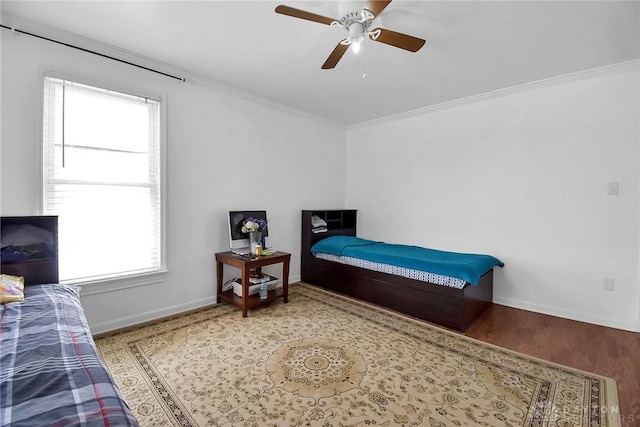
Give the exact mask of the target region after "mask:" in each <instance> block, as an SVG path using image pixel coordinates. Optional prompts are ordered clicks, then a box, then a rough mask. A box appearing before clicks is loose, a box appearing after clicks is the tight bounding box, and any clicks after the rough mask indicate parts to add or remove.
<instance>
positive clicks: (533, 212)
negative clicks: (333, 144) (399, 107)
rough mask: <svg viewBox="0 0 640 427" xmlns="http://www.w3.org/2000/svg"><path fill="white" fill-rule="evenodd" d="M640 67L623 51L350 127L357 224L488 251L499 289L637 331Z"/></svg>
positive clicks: (403, 238)
mask: <svg viewBox="0 0 640 427" xmlns="http://www.w3.org/2000/svg"><path fill="white" fill-rule="evenodd" d="M639 77H640V73H639V71H638V63H637V62H635V63H631V64H623V65H621V66H618V67H610V68H608V69H605V70H598V71H591V72H588V73H583V74H580V75H575V76H570V77H565V78H558V79H554V80H551V81H547V82H543V83H540V84H532V85H528V86H526V87H522V88H519V89H515V90H508V91H503V92H502V93H500V94H494V96H483V97H478V98H476V99H470V100H467V101H463V102H457V103H452V104H451V105H447V106H442V108H432V109H429V110H424V111H422V112H416V113H414V114H410V115H405V116H404V117H398V118H388V119H386V120H380V121H378V122H371V123H366V124H362V125H359V126H355V127H352V128H350V129H349V130H348V131H347V167H346V170H347V182H346V206H347V207H351V208H357V209H358V210H359V216H358V224H359V227H358V228H359V234H360V235H361V236H363V237H367V238H372V239H380V240H385V241H393V242H404V243H409V244H416V245H424V246H428V247H433V248H438V249H442V250H451V251H458V252H478V253H489V254H492V255H494V256H497V257H498V258H499V259H501V260H502V261H503V262H505V264H506V265H505V267H504V269H497V271H496V274H495V291H494V301H495V302H497V303H500V304H505V305H509V306H513V307H519V308H524V309H529V310H533V311H538V312H542V313H548V314H554V315H558V316H562V317H568V318H572V319H576V320H582V321H587V322H591V323H596V324H602V325H607V326H613V327H617V328H622V329H628V330H639V323H638V317H639V301H640V300H639V298H638V293H639V291H640V285H639V277H638V267H639V265H638V260H639V256H640V253H639V249H638V246H639V240H640V236H639V218H640V212H639V194H640V192H639V179H640V176H639V170H640V164H639V162H640V151H639V140H640V108H639V103H640V89H639V81H640V78H639ZM610 181H615V182H619V191H620V194H619V195H618V196H611V195H607V189H608V182H610ZM605 278H614V279H615V291H614V292H607V291H605V290H603V282H604V280H605Z"/></svg>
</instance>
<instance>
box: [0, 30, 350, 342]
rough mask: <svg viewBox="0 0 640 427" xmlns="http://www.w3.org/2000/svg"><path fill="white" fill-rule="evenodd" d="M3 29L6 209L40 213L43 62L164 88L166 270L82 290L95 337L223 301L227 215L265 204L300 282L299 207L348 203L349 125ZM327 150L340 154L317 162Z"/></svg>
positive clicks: (0, 198) (0, 203)
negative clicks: (160, 277)
mask: <svg viewBox="0 0 640 427" xmlns="http://www.w3.org/2000/svg"><path fill="white" fill-rule="evenodd" d="M0 34H1V43H2V45H1V47H2V76H1V77H2V80H1V83H2V87H1V94H2V103H1V109H2V110H1V111H2V116H1V124H2V129H1V137H2V141H1V153H0V156H1V159H0V167H1V173H0V177H1V180H0V184H1V187H0V190H1V194H0V214H2V215H34V214H40V213H41V211H40V209H41V202H40V186H41V154H40V151H41V148H40V147H41V144H42V137H41V132H42V130H41V129H42V128H41V121H42V119H41V114H42V112H41V111H42V107H41V104H42V87H43V72H44V70H45V69H51V70H55V71H58V72H63V73H69V74H70V75H72V76H79V77H81V78H84V79H89V80H93V81H96V82H102V83H104V84H107V85H111V86H115V87H117V88H122V89H129V90H133V91H136V92H138V91H143V92H144V94H148V93H152V94H153V93H155V94H160V95H162V96H163V97H164V99H165V100H166V103H167V104H166V105H167V130H168V134H167V137H168V138H167V142H168V216H167V220H168V229H167V231H168V267H169V273H168V275H167V276H166V279H165V280H164V281H160V282H159V283H156V284H152V285H145V286H139V287H135V288H129V289H120V290H112V291H109V289H112V287H109V286H107V287H106V288H105V287H103V288H96V287H95V286H90V287H85V288H83V290H82V303H83V306H84V308H85V311H86V313H87V318H88V319H89V323H90V325H91V327H92V331H93V332H94V333H99V332H103V331H107V330H111V329H115V328H118V327H122V326H125V325H130V324H134V323H138V322H141V321H145V320H149V319H152V318H156V317H160V316H164V315H167V314H170V313H175V312H179V311H183V310H186V309H189V308H194V307H198V306H201V305H205V304H208V303H212V302H215V261H214V253H215V252H219V251H223V250H227V249H228V245H229V240H228V230H227V219H226V215H227V212H228V211H229V210H236V209H267V211H268V215H269V219H270V224H269V230H270V239H271V240H270V244H271V245H273V246H275V247H276V248H278V249H280V250H283V251H287V252H290V253H292V258H291V273H290V280H299V277H300V227H301V224H300V216H301V215H300V211H301V210H302V209H309V208H311V207H315V206H322V207H325V206H327V207H335V208H341V207H342V204H343V201H344V180H345V167H344V157H345V153H344V150H345V148H344V147H345V129H344V127H342V126H338V125H336V124H333V123H329V122H326V121H323V120H320V119H318V118H315V117H309V116H308V115H305V114H302V113H297V112H295V111H292V110H290V109H287V108H284V107H282V108H281V107H279V106H277V105H273V104H271V105H270V104H267V103H265V102H262V101H259V100H252V99H251V98H250V97H247V96H237V95H236V94H234V93H233V92H232V91H229V90H221V89H220V88H216V87H215V86H213V85H212V84H202V83H199V84H198V83H194V82H193V81H188V82H186V83H180V82H178V81H177V80H172V79H170V78H167V77H163V76H160V75H156V74H152V73H150V72H147V71H144V70H140V69H137V68H134V67H131V66H129V65H126V64H121V63H117V62H114V61H111V60H108V59H104V58H100V57H97V56H94V55H91V54H88V53H83V52H80V51H76V50H73V49H70V48H67V47H63V46H60V45H56V44H52V43H50V42H46V41H42V40H38V39H35V38H32V37H29V36H26V35H20V34H12V33H11V32H8V31H6V30H0ZM319 147H321V148H322V153H323V155H324V156H325V157H326V158H327V159H338V161H329V162H322V161H317V160H315V161H314V160H312V159H317V157H318V152H317V149H318V148H319ZM231 171H236V172H241V173H240V175H239V178H238V179H235V180H230V179H229V172H231ZM242 172H246V174H242ZM320 178H321V179H320ZM123 244H126V242H123ZM280 271H281V270H279V269H276V270H275V271H274V272H278V273H279V272H280ZM235 273H237V271H236V272H235ZM228 276H230V277H233V275H232V272H231V270H229V273H228ZM101 289H102V290H101ZM103 290H104V292H103Z"/></svg>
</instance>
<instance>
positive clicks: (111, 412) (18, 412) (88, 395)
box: [0, 285, 138, 427]
mask: <svg viewBox="0 0 640 427" xmlns="http://www.w3.org/2000/svg"><path fill="white" fill-rule="evenodd" d="M137 425H138V422H137V421H136V419H135V418H134V417H133V415H132V414H131V412H130V410H129V407H128V406H127V404H126V403H125V402H124V400H122V396H121V394H120V391H119V390H118V388H117V386H116V385H115V383H114V382H113V380H112V379H111V375H110V374H109V372H108V371H107V369H106V368H105V366H104V365H103V363H102V360H101V359H100V357H99V356H98V353H97V350H96V347H95V344H94V342H93V338H92V337H91V332H90V331H89V327H88V325H87V321H86V318H85V315H84V311H83V309H82V306H81V305H80V298H79V292H78V290H77V288H76V287H73V286H65V285H32V286H27V287H25V300H24V301H23V302H15V303H8V304H0V426H29V427H33V426H137Z"/></svg>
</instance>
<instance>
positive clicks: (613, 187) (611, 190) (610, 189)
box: [607, 181, 619, 196]
mask: <svg viewBox="0 0 640 427" xmlns="http://www.w3.org/2000/svg"><path fill="white" fill-rule="evenodd" d="M607 194H608V195H610V196H617V195H618V194H619V187H618V182H616V181H613V182H610V183H609V184H608V185H607Z"/></svg>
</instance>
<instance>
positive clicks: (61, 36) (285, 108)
mask: <svg viewBox="0 0 640 427" xmlns="http://www.w3.org/2000/svg"><path fill="white" fill-rule="evenodd" d="M1 18H2V19H1V23H2V24H3V25H6V26H7V27H11V28H15V29H19V30H22V31H26V32H29V33H34V34H37V35H39V36H42V37H46V38H50V39H54V40H57V41H60V42H62V43H67V44H71V45H74V46H78V47H80V48H83V49H88V50H92V51H95V52H96V53H98V54H103V55H109V56H113V57H116V58H118V59H121V60H124V61H128V62H131V63H134V64H136V65H140V66H142V67H147V68H152V69H156V70H158V71H161V72H163V73H167V74H172V75H176V76H178V77H182V78H184V79H185V81H184V82H178V84H194V85H198V86H201V87H204V88H206V89H209V90H212V91H215V92H219V93H224V94H226V95H230V96H234V97H237V98H241V99H243V100H245V101H248V102H252V103H254V104H258V105H262V106H266V107H268V108H270V109H275V110H278V111H282V112H285V113H288V114H292V115H295V116H298V117H301V118H305V119H308V120H312V121H314V122H316V123H318V122H319V123H323V124H325V125H328V126H330V127H333V128H337V129H340V130H343V131H345V130H346V128H347V125H346V124H344V123H341V122H337V121H334V120H331V119H328V118H326V117H322V116H318V115H315V114H312V113H309V112H307V111H304V110H301V109H299V108H295V107H291V106H289V105H286V104H282V103H280V102H276V101H273V100H271V99H268V98H265V97H262V96H259V95H256V94H254V93H251V92H247V91H244V90H242V89H239V88H236V87H232V86H228V85H225V84H223V83H220V82H218V81H215V80H212V79H208V78H206V77H203V76H200V75H197V74H194V73H192V72H190V71H188V70H185V69H181V68H178V67H175V66H172V65H170V64H167V63H164V62H161V61H157V60H155V59H153V58H149V57H146V56H144V55H140V54H138V53H135V52H132V51H129V50H126V49H122V48H119V47H117V46H113V45H110V44H108V43H103V42H100V41H97V40H94V39H91V38H87V37H83V36H80V35H78V34H74V33H70V32H67V31H64V30H60V29H57V28H54V27H49V26H46V25H43V24H39V23H35V22H33V21H29V20H26V19H23V18H19V17H16V16H12V15H9V14H2V15H1ZM0 31H11V30H7V29H1V30H0ZM18 34H19V35H20V36H24V37H31V36H29V35H26V34H24V35H23V34H20V33H18ZM43 41H45V40H43ZM89 54H90V53H89ZM123 65H126V64H123ZM166 78H170V77H166Z"/></svg>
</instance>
